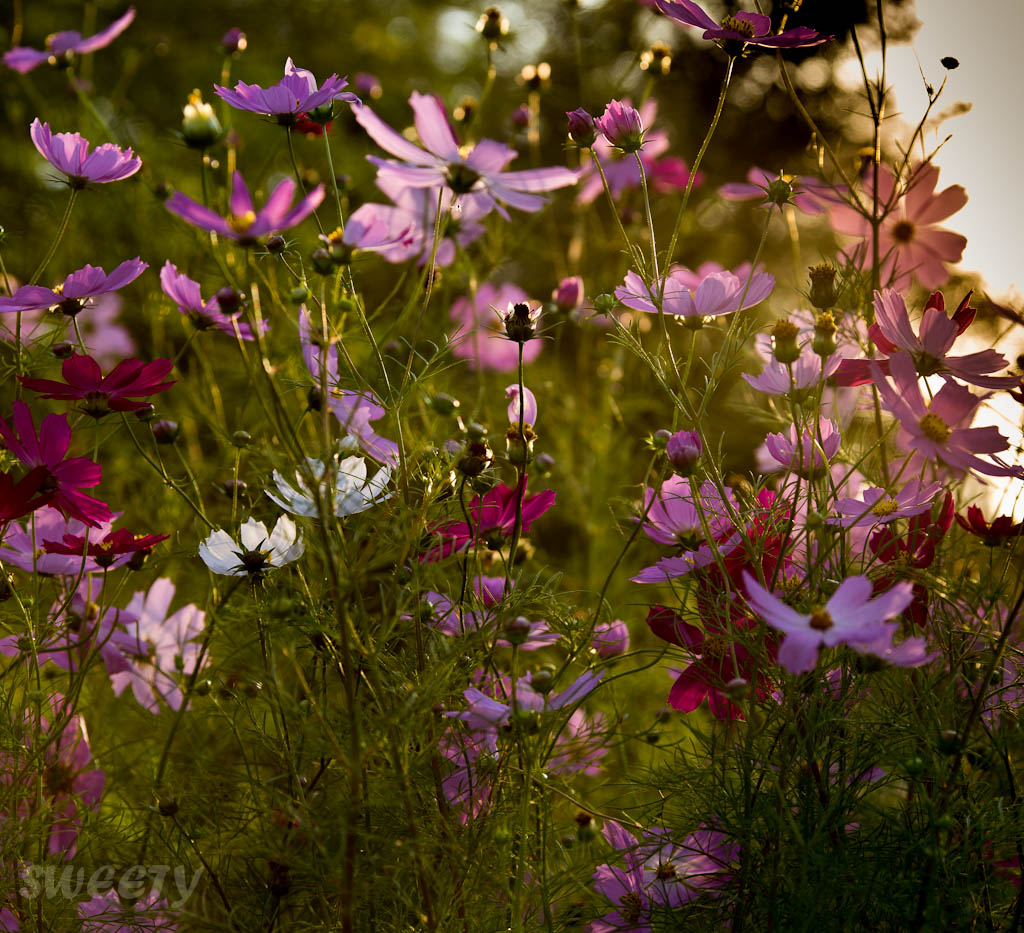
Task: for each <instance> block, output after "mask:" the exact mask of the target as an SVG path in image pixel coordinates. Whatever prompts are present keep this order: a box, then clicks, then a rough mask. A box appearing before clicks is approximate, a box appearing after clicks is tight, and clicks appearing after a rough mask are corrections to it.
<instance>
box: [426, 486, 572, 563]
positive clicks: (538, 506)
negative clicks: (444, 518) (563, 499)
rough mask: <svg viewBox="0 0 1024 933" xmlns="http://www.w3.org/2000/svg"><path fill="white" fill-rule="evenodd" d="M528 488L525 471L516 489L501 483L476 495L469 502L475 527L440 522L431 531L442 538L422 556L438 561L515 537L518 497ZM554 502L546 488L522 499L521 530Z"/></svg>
mask: <svg viewBox="0 0 1024 933" xmlns="http://www.w3.org/2000/svg"><path fill="white" fill-rule="evenodd" d="M525 492H526V474H525V473H524V474H523V478H522V480H521V481H520V485H519V486H518V487H516V488H515V489H513V488H512V487H510V486H506V485H505V484H504V483H499V484H498V485H497V486H495V487H494V489H491V490H490V491H489V492H487V493H486V494H485V495H484V497H483V498H482V499H481V498H480V496H475V497H474V498H473V501H472V502H470V503H469V510H468V511H469V517H470V519H471V520H472V522H473V526H472V528H470V526H469V525H467V524H466V523H465V522H441V523H440V524H439V525H435V526H434V527H433V528H431V529H430V533H431V534H432V535H433V536H435V537H439V538H441V539H442V540H441V543H440V544H439V545H438V546H437V547H434V548H431V549H430V550H429V551H427V552H426V553H425V554H422V555H420V560H425V561H435V560H441V559H442V558H445V557H448V555H449V554H454V553H456V552H458V551H462V550H465V549H466V548H468V547H471V546H473V545H475V544H485V545H487V546H488V547H495V548H497V547H500V545H501V540H502V539H503V538H510V537H512V532H513V530H514V526H515V520H516V501H517V500H518V498H519V496H520V495H521V494H525ZM554 504H555V493H554V491H553V490H550V489H546V490H545V491H544V492H541V493H538V494H537V495H535V496H525V498H524V499H523V525H522V529H521V530H522V531H523V532H527V531H529V530H530V523H531V522H532V521H533V520H534V519H536V518H539V517H540V516H541V515H543V514H544V513H545V512H546V511H547V510H548V509H550V508H551V506H553V505H554Z"/></svg>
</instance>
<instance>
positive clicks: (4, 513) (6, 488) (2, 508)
mask: <svg viewBox="0 0 1024 933" xmlns="http://www.w3.org/2000/svg"><path fill="white" fill-rule="evenodd" d="M49 475H50V474H49V471H48V470H47V469H46V467H42V466H38V467H33V468H32V469H31V470H29V471H28V473H26V474H25V475H24V476H23V477H22V478H21V479H20V480H18V481H15V479H14V475H13V474H12V473H0V527H6V526H7V523H8V522H11V521H14V519H16V518H21V517H22V516H23V515H28V514H29V512H34V511H36V509H41V508H42V507H43V506H45V505H46V504H47V503H48V502H49V501H50V499H51V498H52V497H53V490H52V489H49V490H43V488H42V487H43V484H44V483H45V482H46V480H47V478H48V477H49Z"/></svg>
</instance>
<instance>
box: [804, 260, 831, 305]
mask: <svg viewBox="0 0 1024 933" xmlns="http://www.w3.org/2000/svg"><path fill="white" fill-rule="evenodd" d="M808 274H809V275H810V277H811V294H810V298H811V304H812V305H814V307H815V308H817V309H818V310H819V311H829V310H831V309H832V308H834V307H835V306H836V297H837V296H836V267H835V266H833V265H832V264H831V263H828V262H821V263H818V265H816V266H811V268H810V269H809V270H808Z"/></svg>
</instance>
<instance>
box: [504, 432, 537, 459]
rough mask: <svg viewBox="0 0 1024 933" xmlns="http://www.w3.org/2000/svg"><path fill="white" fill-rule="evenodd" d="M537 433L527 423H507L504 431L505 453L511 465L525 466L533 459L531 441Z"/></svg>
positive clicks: (535, 437)
mask: <svg viewBox="0 0 1024 933" xmlns="http://www.w3.org/2000/svg"><path fill="white" fill-rule="evenodd" d="M536 439H537V435H536V434H534V433H533V428H532V427H531V426H530V425H528V424H524V425H521V426H520V425H518V424H513V425H509V428H508V430H507V431H506V432H505V455H506V456H507V457H508V462H509V463H511V464H512V465H513V466H517V467H525V466H527V465H528V464H529V462H530V461H531V460H532V459H533V442H534V441H535V440H536Z"/></svg>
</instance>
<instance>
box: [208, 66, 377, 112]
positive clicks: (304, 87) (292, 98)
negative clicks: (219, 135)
mask: <svg viewBox="0 0 1024 933" xmlns="http://www.w3.org/2000/svg"><path fill="white" fill-rule="evenodd" d="M347 85H348V81H346V80H345V79H344V78H339V77H338V76H337V75H336V74H332V75H331V76H330V77H329V78H327V80H325V81H324V83H323V84H322V85H321V86H320V87H319V88H318V87H317V83H316V78H314V77H313V73H312V72H310V71H307V70H306V69H305V68H296V67H295V65H294V64H292V60H291V59H290V58H289V59H288V60H287V61H286V62H285V63H284V77H283V78H282V79H281V80H280V81H278V82H277V84H274V85H272V86H271V87H268V88H262V87H259V86H258V85H256V84H246V83H245V82H244V81H239V82H238V83H237V84H236V85H235V89H234V90H233V91H232V90H229V89H228V88H226V87H220V86H219V85H217V84H215V85H214V86H213V90H214V93H215V94H217V96H218V97H220V98H222V99H223V100H226V101H227V102H228V103H229V104H230V105H231V106H232V107H234V108H235V109H237V110H247V111H249V113H261V114H263V115H265V116H268V117H276V118H277V122H278V123H280V124H282V125H284V126H288V125H290V124H293V123H294V122H295V120H296V118H297V116H298V114H299V113H302V112H305V111H310V110H316V109H317V108H318V107H323V106H324V105H325V104H329V103H331V102H332V101H335V100H345V101H348V102H349V103H353V104H358V103H359V98H358V97H356V95H355V94H350V93H348V92H346V91H345V90H344V88H345V87H346V86H347Z"/></svg>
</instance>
